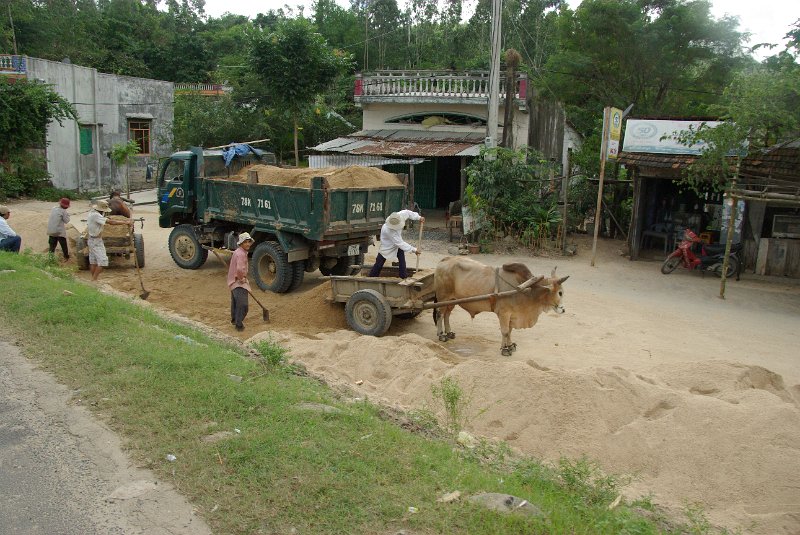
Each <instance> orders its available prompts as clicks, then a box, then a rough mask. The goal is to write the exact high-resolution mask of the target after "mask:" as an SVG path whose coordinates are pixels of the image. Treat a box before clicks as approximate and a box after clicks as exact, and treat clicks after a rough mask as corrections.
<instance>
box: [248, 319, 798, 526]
mask: <svg viewBox="0 0 800 535" xmlns="http://www.w3.org/2000/svg"><path fill="white" fill-rule="evenodd" d="M262 336H267V335H265V334H259V335H256V336H255V337H254V339H259V338H260V337H262ZM271 336H272V337H273V338H274V339H276V341H278V342H279V343H281V344H282V345H284V346H285V347H287V348H288V350H289V352H290V354H291V356H292V358H293V359H294V360H295V361H299V362H302V363H303V364H304V365H305V366H306V367H307V368H308V369H309V371H311V372H312V373H315V374H320V375H324V376H325V378H326V380H327V381H329V382H331V383H334V384H337V383H338V384H347V385H348V386H349V387H350V388H354V389H355V390H356V391H357V392H358V393H359V395H363V396H365V397H368V398H370V399H372V400H375V401H380V402H383V403H388V404H390V405H393V406H397V407H399V408H403V409H420V408H432V409H434V410H435V411H436V412H437V413H438V415H439V416H440V417H442V416H443V411H442V407H441V406H440V404H437V403H436V402H435V401H434V400H433V398H432V395H431V386H432V385H433V384H435V383H437V382H438V381H439V380H440V379H441V378H442V377H452V378H454V379H456V380H457V381H458V383H459V384H460V385H461V386H462V387H463V389H464V391H465V392H466V393H468V394H469V396H470V397H471V400H472V402H471V405H470V410H469V424H468V427H469V431H471V432H473V433H475V434H477V435H481V436H486V437H495V438H497V439H501V440H504V441H506V442H508V443H509V444H510V445H512V446H514V447H516V448H518V449H519V450H520V451H522V452H523V453H525V454H529V455H534V456H536V457H539V458H542V459H545V460H549V461H557V460H558V459H559V457H561V456H568V457H570V458H577V457H580V456H581V455H587V456H589V458H592V459H603V464H604V467H605V468H606V469H607V470H608V471H610V472H615V473H620V474H630V475H633V476H635V480H634V482H633V483H632V484H631V485H630V486H629V487H628V488H627V489H626V493H627V494H628V495H629V496H631V497H634V496H636V497H638V496H642V495H645V494H647V493H648V492H650V491H651V490H652V489H659V493H658V494H657V495H655V496H654V498H655V501H656V502H657V503H659V504H662V505H666V506H668V507H672V508H674V509H675V510H676V511H680V510H681V509H682V508H683V507H684V505H685V503H693V502H702V503H704V504H706V506H707V507H708V508H709V509H710V513H709V517H710V518H711V519H712V520H713V521H714V522H715V523H718V524H722V525H726V524H727V525H730V524H731V523H732V522H733V524H737V525H744V524H748V523H750V522H752V521H753V520H756V522H757V523H758V524H759V527H758V529H755V530H754V532H757V533H778V532H783V530H782V529H781V528H780V526H781V524H782V523H783V522H785V521H786V515H787V514H788V515H790V516H791V514H792V513H793V511H794V510H795V509H796V507H797V504H796V502H797V490H796V489H797V487H795V486H793V485H787V484H786V483H788V481H787V473H788V472H794V473H795V476H792V477H791V478H790V479H792V480H794V482H795V484H798V483H800V480H798V477H800V476H797V473H800V458H798V456H797V444H800V411H798V406H799V405H800V392H798V391H797V389H796V388H791V387H790V388H787V387H786V386H785V385H784V383H783V380H782V379H781V377H780V376H779V375H777V374H775V373H772V372H770V371H768V370H766V369H764V368H761V367H758V366H746V365H741V364H735V363H730V362H723V361H714V362H706V363H683V364H679V365H674V364H671V365H668V366H667V365H661V366H656V367H654V368H653V369H652V370H651V373H647V374H635V373H632V372H630V371H628V370H625V369H622V368H618V367H614V368H584V369H579V370H568V369H548V368H546V367H543V366H541V365H538V364H537V363H536V362H535V361H533V360H528V361H527V362H521V361H511V360H496V361H484V360H476V359H474V358H462V357H460V356H458V355H455V354H453V353H451V352H450V351H447V350H446V349H444V348H443V347H441V346H440V345H439V344H436V343H435V342H432V341H431V340H428V339H425V338H421V337H419V336H417V335H416V334H404V335H402V336H384V337H382V338H374V337H368V336H359V335H358V334H356V333H353V332H350V331H339V332H334V333H327V334H318V335H311V334H306V335H301V334H293V333H274V332H273V333H272V334H271ZM359 382H361V384H360V385H359ZM754 441H755V442H754ZM747 444H751V445H752V446H750V447H748V446H746V445H747ZM756 444H758V446H756ZM778 481H782V482H783V483H784V484H774V482H778Z"/></svg>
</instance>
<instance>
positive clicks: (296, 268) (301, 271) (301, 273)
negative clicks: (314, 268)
mask: <svg viewBox="0 0 800 535" xmlns="http://www.w3.org/2000/svg"><path fill="white" fill-rule="evenodd" d="M289 270H290V271H292V282H291V284H289V288H287V289H286V293H289V292H293V291H295V290H296V289H297V288H299V287H300V285H301V284H303V277H305V275H306V261H305V260H298V261H297V262H290V263H289Z"/></svg>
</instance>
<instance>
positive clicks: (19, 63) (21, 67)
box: [0, 54, 28, 78]
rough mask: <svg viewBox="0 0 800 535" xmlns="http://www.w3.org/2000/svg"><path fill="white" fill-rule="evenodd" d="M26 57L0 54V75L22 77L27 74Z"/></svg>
mask: <svg viewBox="0 0 800 535" xmlns="http://www.w3.org/2000/svg"><path fill="white" fill-rule="evenodd" d="M27 65H28V62H27V58H26V57H25V56H14V55H13V54H0V75H4V76H10V77H14V78H24V77H26V76H27V75H28V69H27Z"/></svg>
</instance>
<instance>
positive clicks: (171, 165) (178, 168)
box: [161, 160, 185, 187]
mask: <svg viewBox="0 0 800 535" xmlns="http://www.w3.org/2000/svg"><path fill="white" fill-rule="evenodd" d="M184 163H185V162H184V161H183V160H167V162H166V163H165V164H164V172H163V173H161V186H162V187H163V186H165V185H166V184H167V182H169V181H175V182H181V181H182V180H183V167H184Z"/></svg>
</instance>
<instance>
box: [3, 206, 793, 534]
mask: <svg viewBox="0 0 800 535" xmlns="http://www.w3.org/2000/svg"><path fill="white" fill-rule="evenodd" d="M51 206H52V205H49V204H46V203H36V202H26V203H19V204H17V205H13V207H12V218H11V220H10V224H11V225H12V227H13V228H15V229H16V230H17V232H19V233H20V234H21V235H22V237H23V248H25V247H31V248H32V249H33V250H34V251H37V252H39V251H42V250H44V249H46V243H47V238H46V236H45V231H44V229H45V227H46V220H47V212H48V211H49V209H50V207H51ZM87 207H88V205H87V204H86V203H73V207H72V209H71V212H72V213H73V214H74V215H73V221H75V223H76V226H81V227H82V226H83V224H82V223H80V219H85V210H86V209H87ZM134 215H135V216H136V217H138V216H143V217H145V218H146V223H145V228H144V231H143V232H144V237H145V250H146V257H147V265H146V268H145V269H144V270H143V273H144V285H145V287H146V288H147V290H149V291H150V292H151V294H150V297H149V299H148V302H150V303H151V304H153V305H154V306H156V307H163V308H165V309H168V310H170V311H173V312H177V313H179V314H182V315H184V316H186V317H189V318H192V319H194V320H198V321H200V322H202V323H204V324H206V325H208V326H210V327H213V328H215V329H218V330H219V331H222V332H224V333H226V334H229V335H232V336H234V335H238V337H239V338H241V339H243V340H244V339H248V338H251V337H262V336H272V337H273V338H275V339H277V340H279V341H281V342H282V343H284V344H285V345H286V346H287V347H288V348H289V349H290V352H291V355H292V357H293V358H294V359H295V360H297V361H300V362H302V363H304V364H305V365H306V366H307V367H308V369H309V370H310V371H311V372H313V373H317V374H320V375H322V376H324V377H325V378H326V379H327V380H328V381H329V382H330V383H333V384H347V385H349V386H350V387H351V388H352V389H353V390H355V391H356V392H358V393H359V395H364V396H367V397H369V398H370V399H373V400H376V401H379V402H384V403H388V404H391V405H394V406H398V407H402V408H406V409H413V408H422V407H435V405H434V404H433V401H432V398H431V393H430V387H431V385H432V384H434V383H437V382H438V381H439V380H441V379H442V378H443V377H445V376H451V377H454V378H457V379H458V381H459V383H460V384H461V385H462V386H463V387H464V389H465V390H467V391H468V392H470V395H471V399H472V403H471V407H470V413H471V414H470V415H471V417H470V421H469V425H468V428H469V430H470V431H472V432H473V433H475V434H477V435H481V436H485V437H489V438H497V439H501V440H505V441H507V442H508V444H510V445H511V446H512V447H514V448H515V449H517V450H519V451H521V452H523V453H526V454H531V455H535V456H537V457H540V458H543V459H546V460H550V461H555V460H557V459H558V458H559V457H560V456H562V455H566V456H570V457H578V456H581V455H587V456H588V457H590V458H592V459H595V460H598V461H599V462H600V463H601V465H602V466H603V467H604V468H605V469H606V470H607V471H610V472H614V473H622V474H629V475H632V476H634V481H633V483H632V484H631V485H629V486H628V487H627V488H626V494H627V495H629V496H632V497H633V496H642V495H646V494H651V495H652V496H653V500H654V501H655V502H656V503H658V504H661V505H663V506H665V507H667V508H670V509H672V510H674V511H680V510H681V509H683V508H684V507H685V506H686V505H687V504H689V503H696V502H699V503H702V504H704V507H705V510H706V512H707V515H708V517H709V519H710V520H711V521H712V523H714V524H716V525H720V526H724V527H727V528H734V529H735V528H738V529H741V530H742V532H744V533H757V534H781V533H785V534H797V533H800V451H798V449H799V448H800V365H798V358H800V357H798V355H799V354H800V353H798V350H797V346H798V342H800V337H798V326H799V325H800V324H799V323H798V317H800V284H798V281H795V280H790V279H776V278H762V277H755V276H753V275H744V277H743V279H742V280H741V281H739V282H736V281H729V282H728V286H727V294H726V297H727V298H726V299H724V300H723V299H720V298H719V297H718V295H719V279H716V278H714V277H712V276H707V277H702V276H701V275H700V274H699V273H690V272H687V271H685V270H678V271H676V272H675V273H673V274H671V275H668V276H665V275H662V274H661V273H660V272H659V263H657V262H654V261H643V262H629V261H628V260H627V259H626V258H624V257H623V256H621V255H620V253H619V249H620V247H621V244H620V242H614V241H601V242H600V244H599V247H598V255H597V261H596V267H591V266H590V265H589V264H590V257H591V244H590V242H589V241H588V239H586V238H585V237H577V238H575V243H576V245H577V246H578V255H577V256H575V257H569V258H565V257H560V256H559V257H549V258H548V257H541V256H537V257H530V256H518V257H512V256H494V255H476V256H475V257H474V258H476V259H478V260H480V261H482V262H485V263H487V264H492V265H499V264H502V263H505V262H508V261H511V260H515V261H521V262H524V263H526V264H527V265H528V267H530V268H531V271H533V272H534V273H537V274H549V273H550V270H551V269H552V268H553V267H554V266H555V265H558V273H559V274H560V275H562V276H563V275H570V279H569V280H568V281H567V282H566V283H565V285H564V291H565V301H564V304H565V306H566V309H567V312H566V314H563V315H561V316H559V317H555V316H544V317H542V318H540V320H539V322H538V324H537V325H536V326H535V327H534V328H533V329H529V330H521V331H514V333H512V337H513V340H514V341H515V342H516V343H517V344H518V346H519V349H518V351H517V352H516V353H514V355H513V356H512V357H502V356H501V355H500V351H499V349H500V332H499V326H498V321H497V319H496V317H494V316H493V315H489V314H481V315H479V316H477V317H476V318H475V319H471V318H470V317H469V315H468V314H467V313H466V312H464V311H463V310H461V309H457V310H456V311H455V312H454V314H453V316H452V318H451V322H452V327H453V329H454V330H455V332H456V335H457V337H456V339H455V340H453V341H450V342H448V343H447V344H440V343H439V342H437V341H436V330H435V326H434V324H433V321H432V317H431V313H430V312H425V313H423V314H421V315H420V316H419V317H418V318H416V319H414V320H406V321H402V320H395V321H394V322H393V324H392V327H391V328H390V330H389V332H388V333H387V334H386V335H385V336H383V337H382V338H371V337H364V336H360V335H357V334H355V333H353V332H351V331H349V330H347V324H346V321H345V318H344V310H343V308H344V307H343V305H337V304H328V303H326V302H325V300H324V297H325V295H327V293H328V292H329V286H328V284H329V283H327V281H326V280H325V279H324V278H322V277H321V276H320V275H319V273H315V274H307V277H306V280H305V281H304V283H303V284H302V286H301V287H300V288H299V290H298V291H296V292H294V293H292V294H289V295H275V294H263V299H262V302H264V303H265V304H266V306H267V307H268V308H269V309H270V314H271V317H272V322H271V323H270V324H264V323H263V322H262V321H261V315H260V313H259V311H258V309H257V308H256V306H255V304H254V303H252V302H251V312H250V316H249V318H248V319H247V321H246V322H245V323H246V330H245V331H244V332H243V333H241V334H239V333H236V332H235V331H234V330H233V329H232V326H231V325H230V324H229V317H228V315H229V293H228V291H227V288H226V286H225V269H224V267H223V266H222V265H221V264H220V262H219V261H218V260H216V259H215V258H213V256H211V257H210V258H209V260H208V262H207V263H206V264H205V265H204V266H203V267H202V268H200V269H198V270H195V271H188V270H182V269H179V268H178V267H177V266H175V264H174V263H173V262H172V260H171V258H170V256H169V251H168V249H167V236H168V234H169V229H159V228H158V221H157V208H156V206H154V205H151V206H138V207H137V208H136V211H135V214H134ZM426 228H428V227H427V226H426ZM412 235H413V232H411V233H409V236H407V239H412ZM446 248H447V244H446V243H442V242H432V241H426V242H425V243H423V249H424V250H426V251H427V252H426V253H425V254H423V256H422V259H421V266H420V267H422V268H425V267H434V266H435V264H436V262H437V261H438V260H439V259H440V258H442V256H443V253H446ZM371 252H372V253H373V254H374V252H375V251H374V248H373V250H371ZM654 255H655V256H654V259H655V258H658V256H659V254H655V253H654ZM368 259H369V256H368ZM115 263H116V264H117V266H115V267H114V266H112V268H110V269H109V270H107V271H106V272H104V273H103V275H102V277H101V278H102V280H103V282H105V283H107V284H109V285H111V286H112V287H113V288H115V289H117V290H122V291H124V292H127V293H129V294H131V295H133V296H135V295H138V293H139V291H140V288H139V282H138V280H137V279H136V272H135V270H134V269H133V267H132V262H115ZM79 276H81V277H86V278H88V274H87V273H86V272H80V273H79ZM359 381H360V382H361V384H357V383H358V382H359Z"/></svg>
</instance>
